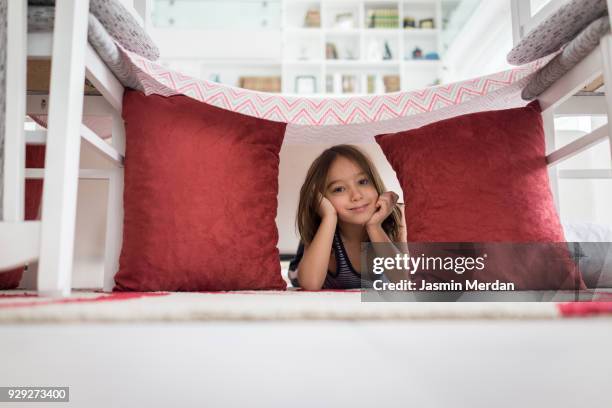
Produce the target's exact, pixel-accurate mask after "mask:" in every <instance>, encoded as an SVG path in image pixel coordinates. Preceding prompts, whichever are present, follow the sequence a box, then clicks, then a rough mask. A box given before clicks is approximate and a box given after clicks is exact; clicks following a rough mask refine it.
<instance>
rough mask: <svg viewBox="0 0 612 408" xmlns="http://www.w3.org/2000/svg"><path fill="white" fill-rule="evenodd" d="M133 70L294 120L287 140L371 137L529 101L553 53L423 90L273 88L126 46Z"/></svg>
mask: <svg viewBox="0 0 612 408" xmlns="http://www.w3.org/2000/svg"><path fill="white" fill-rule="evenodd" d="M120 51H121V53H122V55H123V59H124V62H125V63H126V65H127V66H128V67H129V71H130V72H129V75H130V77H131V78H132V81H135V82H136V83H137V85H138V88H141V90H143V91H144V92H145V93H146V94H147V95H150V94H157V95H162V96H171V95H180V94H182V95H186V96H189V97H192V98H194V99H196V100H198V101H201V102H203V103H207V104H210V105H214V106H217V107H219V108H223V109H228V110H231V111H234V112H238V113H242V114H244V115H248V116H254V117H258V118H262V119H267V120H271V121H277V122H285V123H287V124H288V126H287V133H286V135H285V143H325V142H329V141H333V142H334V143H369V142H373V141H374V139H373V137H374V136H375V135H377V134H381V133H391V132H397V131H400V130H408V129H413V128H417V127H421V126H424V125H426V124H429V123H432V122H436V121H439V120H442V119H447V118H450V117H453V116H457V115H463V114H467V113H473V112H481V111H487V110H499V109H510V108H516V107H521V106H525V105H526V102H525V101H523V100H522V99H521V96H520V94H521V90H522V89H523V88H524V87H525V85H526V83H527V82H528V80H529V78H528V77H529V76H530V75H531V74H533V73H534V72H536V71H537V70H538V69H539V68H541V67H542V66H543V65H544V64H545V63H546V62H547V61H548V60H549V59H550V58H551V57H547V58H545V59H541V60H538V61H534V62H532V63H530V64H527V65H524V66H521V67H518V68H514V69H510V70H507V71H503V72H499V73H495V74H492V75H488V76H484V77H480V78H475V79H471V80H467V81H462V82H457V83H452V84H448V85H440V86H434V87H429V88H425V89H421V90H417V91H410V92H396V93H390V94H383V95H369V96H359V97H324V98H322V97H318V98H314V97H299V96H286V95H279V94H269V93H263V92H257V91H251V90H246V89H240V88H235V87H231V86H228V85H223V84H219V83H215V82H210V81H205V80H201V79H196V78H192V77H189V76H186V75H183V74H181V73H179V72H175V71H172V70H169V69H168V68H166V67H163V66H162V65H160V64H157V63H155V62H152V61H149V60H147V59H145V58H143V57H141V56H139V55H137V54H135V53H132V52H129V51H127V50H125V49H123V48H120Z"/></svg>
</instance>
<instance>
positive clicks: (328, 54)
mask: <svg viewBox="0 0 612 408" xmlns="http://www.w3.org/2000/svg"><path fill="white" fill-rule="evenodd" d="M325 58H326V59H328V60H329V59H338V50H337V49H336V44H334V43H327V44H325Z"/></svg>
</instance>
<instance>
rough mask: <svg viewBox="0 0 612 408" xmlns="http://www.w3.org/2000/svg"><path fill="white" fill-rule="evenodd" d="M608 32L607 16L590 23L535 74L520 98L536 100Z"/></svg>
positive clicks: (608, 21)
mask: <svg viewBox="0 0 612 408" xmlns="http://www.w3.org/2000/svg"><path fill="white" fill-rule="evenodd" d="M608 32H610V20H609V18H608V16H603V17H599V18H598V19H597V20H595V21H593V22H592V23H590V24H589V25H588V26H587V28H585V29H584V30H583V31H582V32H581V33H580V34H578V36H577V37H576V38H574V39H573V40H571V41H570V42H569V43H568V44H567V46H566V47H565V48H563V51H562V52H561V53H560V54H559V55H557V56H556V57H555V58H553V59H552V60H551V61H549V62H548V64H546V65H545V66H544V67H543V68H542V69H541V70H539V71H538V72H536V73H535V74H534V75H533V77H532V79H531V80H530V81H529V83H528V84H527V86H526V87H525V88H524V89H523V92H522V93H521V96H522V98H523V99H525V100H527V101H530V100H532V99H535V98H537V97H538V96H539V95H540V94H541V93H542V92H544V91H545V90H547V89H548V88H549V87H550V86H551V85H552V84H554V83H555V82H556V81H557V80H558V79H559V78H561V77H562V76H563V75H565V74H566V73H567V72H568V71H569V70H570V69H572V68H574V67H575V66H576V65H577V64H578V63H579V62H580V61H582V60H583V59H584V58H585V57H586V56H587V55H589V53H590V52H591V51H593V50H594V49H595V48H596V47H597V45H598V44H599V40H600V39H601V37H603V36H604V35H605V34H607V33H608Z"/></svg>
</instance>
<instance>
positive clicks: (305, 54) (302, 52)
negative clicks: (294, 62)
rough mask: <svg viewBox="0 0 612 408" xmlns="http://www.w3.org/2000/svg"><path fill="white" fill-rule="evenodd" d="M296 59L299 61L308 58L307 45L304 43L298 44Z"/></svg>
mask: <svg viewBox="0 0 612 408" xmlns="http://www.w3.org/2000/svg"><path fill="white" fill-rule="evenodd" d="M298 59H299V60H301V61H306V60H309V59H310V58H309V57H308V46H307V45H306V44H300V55H299V56H298Z"/></svg>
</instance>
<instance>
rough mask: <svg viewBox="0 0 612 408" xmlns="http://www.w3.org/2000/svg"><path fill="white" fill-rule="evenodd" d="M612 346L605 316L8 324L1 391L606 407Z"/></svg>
mask: <svg viewBox="0 0 612 408" xmlns="http://www.w3.org/2000/svg"><path fill="white" fill-rule="evenodd" d="M611 345H612V318H605V319H603V318H602V319H576V320H574V319H565V320H533V321H497V320H472V321H470V320H463V321H429V322H428V321H408V322H393V321H386V322H380V323H376V322H349V321H335V322H334V321H294V322H251V323H249V322H234V323H229V322H228V323H225V322H211V323H193V324H186V323H177V324H162V323H156V324H146V325H143V324H108V325H104V324H89V325H83V324H81V325H76V324H75V325H51V324H47V325H3V326H0V361H1V362H2V363H1V368H0V386H8V385H21V386H25V385H39V386H42V385H45V386H69V387H70V401H71V402H70V403H50V404H44V403H35V404H32V405H33V406H35V407H44V406H52V407H60V406H74V407H81V406H82V407H139V406H141V407H192V406H193V407H196V406H197V407H203V406H206V407H291V408H293V407H308V408H312V407H342V406H351V407H361V406H363V407H366V406H367V407H372V406H384V407H406V406H414V407H449V406H457V407H464V406H466V407H467V406H469V407H473V408H476V407H487V408H488V407H492V406H495V407H521V406H523V407H536V406H537V407H555V408H559V407H578V406H585V407H586V406H598V407H603V406H608V407H609V406H612V391H610V384H612V369H611V367H612V346H611ZM0 406H2V403H0ZM5 406H20V407H25V406H26V404H12V403H10V404H5Z"/></svg>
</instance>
